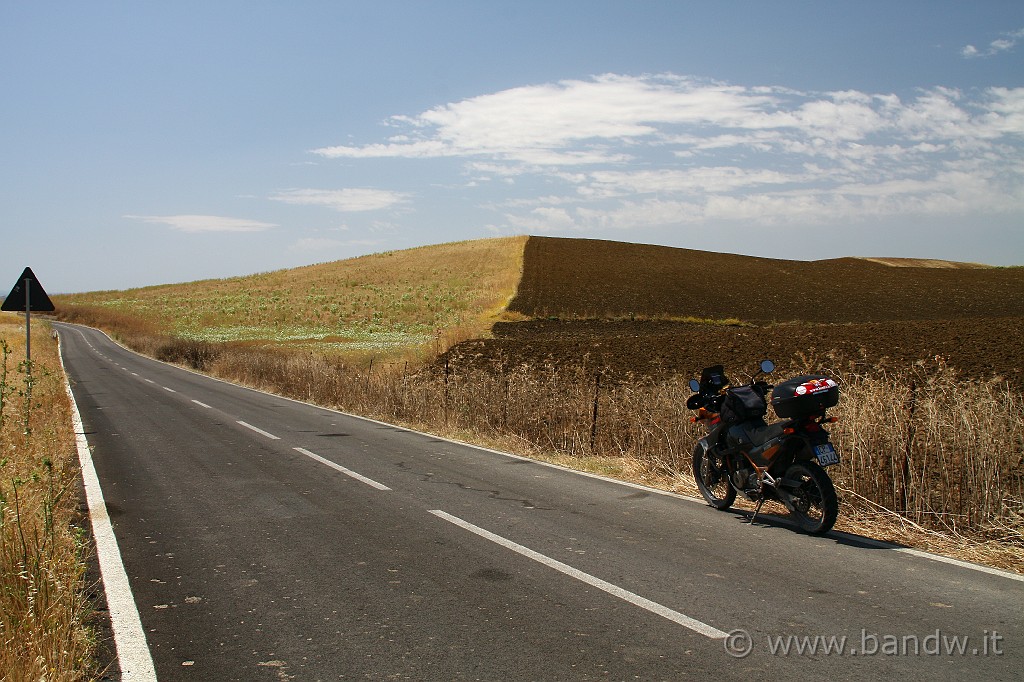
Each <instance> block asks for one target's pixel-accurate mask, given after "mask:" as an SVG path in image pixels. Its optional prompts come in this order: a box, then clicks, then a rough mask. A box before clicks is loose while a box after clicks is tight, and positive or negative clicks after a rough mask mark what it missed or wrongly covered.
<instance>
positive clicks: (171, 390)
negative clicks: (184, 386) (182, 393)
mask: <svg viewBox="0 0 1024 682" xmlns="http://www.w3.org/2000/svg"><path fill="white" fill-rule="evenodd" d="M162 388H163V389H164V390H165V391H167V392H168V393H177V391H175V390H174V389H173V388H167V387H166V386H163V387H162Z"/></svg>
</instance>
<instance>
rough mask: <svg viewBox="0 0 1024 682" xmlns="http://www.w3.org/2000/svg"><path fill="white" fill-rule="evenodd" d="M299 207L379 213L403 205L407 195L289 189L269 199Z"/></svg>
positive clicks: (376, 190)
mask: <svg viewBox="0 0 1024 682" xmlns="http://www.w3.org/2000/svg"><path fill="white" fill-rule="evenodd" d="M270 198H271V199H273V200H274V201H282V202H284V203H286V204H295V205H299V206H326V207H327V208H331V209H334V210H335V211H341V212H343V213H348V212H358V211H379V210H382V209H386V208H391V207H393V206H396V205H398V204H402V203H405V202H406V201H408V199H409V195H407V194H404V193H402V192H392V191H390V190H383V189H367V188H348V189H290V190H285V191H282V192H278V193H277V194H275V195H273V196H271V197H270Z"/></svg>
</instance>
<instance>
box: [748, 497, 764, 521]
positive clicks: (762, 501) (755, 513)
mask: <svg viewBox="0 0 1024 682" xmlns="http://www.w3.org/2000/svg"><path fill="white" fill-rule="evenodd" d="M762 504H764V498H763V497H762V498H761V499H760V500H758V501H757V506H756V507H754V514H753V516H751V517H750V521H749V523H750V525H754V519H756V518H757V515H758V514H760V513H761V505H762Z"/></svg>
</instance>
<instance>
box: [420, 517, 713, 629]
mask: <svg viewBox="0 0 1024 682" xmlns="http://www.w3.org/2000/svg"><path fill="white" fill-rule="evenodd" d="M430 513H431V514H433V515H434V516H436V517H438V518H440V519H444V520H445V521H447V522H449V523H452V524H454V525H456V526H458V527H459V528H464V529H465V530H468V531H469V532H471V533H475V534H476V535H479V536H480V537H482V538H484V539H486V540H490V541H491V542H493V543H495V544H498V545H501V546H502V547H504V548H506V549H510V550H512V551H513V552H516V553H517V554H521V555H523V556H524V557H527V558H529V559H533V560H534V561H536V562H538V563H541V564H544V565H545V566H547V567H548V568H553V569H555V570H556V571H558V572H560V573H564V574H565V575H567V576H570V577H572V578H576V580H579V581H580V582H584V583H586V584H587V585H590V586H591V587H596V588H597V589H599V590H603V591H604V592H607V593H608V594H610V595H613V596H615V597H618V598H619V599H622V600H624V601H627V602H629V603H630V604H633V605H634V606H639V607H640V608H642V609H645V610H647V611H650V612H651V613H655V614H657V615H659V616H661V617H662V618H667V619H668V620H670V621H672V622H673V623H677V624H679V625H682V626H683V627H685V628H689V629H690V630H693V631H694V632H696V633H698V634H701V635H704V636H705V637H708V638H710V639H725V638H726V637H728V636H729V634H728V633H726V632H722V631H721V630H719V629H718V628H715V627H711V626H710V625H708V624H707V623H702V622H701V621H699V620H696V619H694V618H690V617H689V616H687V615H685V614H682V613H679V612H678V611H675V610H673V609H670V608H668V607H667V606H662V605H661V604H659V603H657V602H654V601H651V600H650V599H646V598H645V597H641V596H640V595H638V594H634V593H633V592H630V591H629V590H626V589H623V588H621V587H619V586H618V585H613V584H612V583H609V582H606V581H604V580H601V579H600V578H595V577H594V576H592V575H590V574H589V573H584V572H583V571H581V570H579V569H577V568H573V567H572V566H570V565H568V564H563V563H562V562H561V561H558V560H557V559H552V558H551V557H549V556H546V555H544V554H541V553H540V552H536V551H534V550H532V549H530V548H529V547H524V546H523V545H520V544H518V543H516V542H513V541H511V540H508V539H506V538H503V537H501V536H500V535H496V534H494V533H492V532H490V531H489V530H484V529H483V528H481V527H479V526H474V525H473V524H472V523H469V522H468V521H463V520H462V519H460V518H459V517H457V516H452V515H451V514H449V513H447V512H444V511H441V510H440V509H431V510H430Z"/></svg>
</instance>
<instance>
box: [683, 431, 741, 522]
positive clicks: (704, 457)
mask: <svg viewBox="0 0 1024 682" xmlns="http://www.w3.org/2000/svg"><path fill="white" fill-rule="evenodd" d="M693 478H694V480H695V481H696V482H697V488H698V489H700V494H701V495H703V496H704V499H705V500H707V503H708V504H710V505H711V506H712V507H714V508H715V509H722V510H725V509H728V508H729V507H731V506H732V503H733V502H735V501H736V489H735V488H733V487H732V485H731V484H730V483H729V472H728V470H726V468H725V461H724V460H723V459H722V456H721V455H720V454H718V451H717V450H715V448H710V449H709V450H707V451H705V450H704V446H702V445H701V444H700V443H697V445H696V447H694V449H693Z"/></svg>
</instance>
